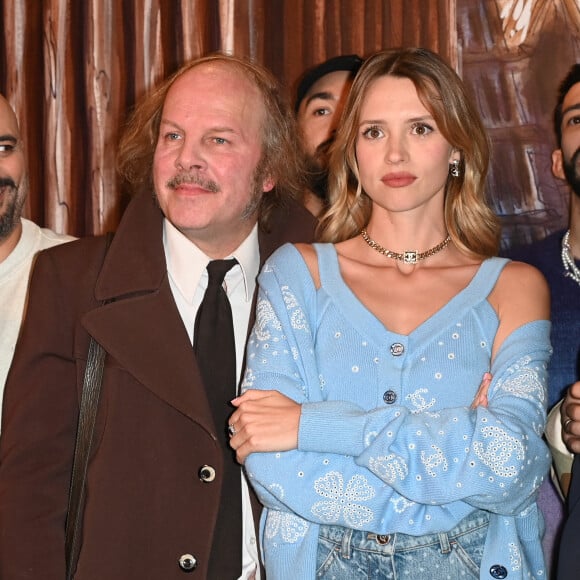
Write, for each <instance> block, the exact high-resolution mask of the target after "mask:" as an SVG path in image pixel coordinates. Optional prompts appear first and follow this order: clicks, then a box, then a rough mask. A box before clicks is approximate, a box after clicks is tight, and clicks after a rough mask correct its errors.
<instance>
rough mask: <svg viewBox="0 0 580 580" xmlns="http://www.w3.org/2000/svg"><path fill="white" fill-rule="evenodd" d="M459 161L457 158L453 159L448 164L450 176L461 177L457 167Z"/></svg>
mask: <svg viewBox="0 0 580 580" xmlns="http://www.w3.org/2000/svg"><path fill="white" fill-rule="evenodd" d="M459 164H460V161H459V159H455V161H452V162H451V163H450V164H449V175H451V177H461V170H460V168H459Z"/></svg>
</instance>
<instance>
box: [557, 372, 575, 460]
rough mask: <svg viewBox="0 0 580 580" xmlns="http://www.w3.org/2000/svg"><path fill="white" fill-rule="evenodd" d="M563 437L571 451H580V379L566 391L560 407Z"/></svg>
mask: <svg viewBox="0 0 580 580" xmlns="http://www.w3.org/2000/svg"><path fill="white" fill-rule="evenodd" d="M560 420H561V422H562V439H563V441H564V443H565V445H566V447H567V448H568V450H569V451H570V452H571V453H580V381H578V382H577V383H574V384H573V385H572V386H571V387H570V388H569V389H568V392H567V393H566V397H565V398H564V401H563V403H562V406H561V407H560Z"/></svg>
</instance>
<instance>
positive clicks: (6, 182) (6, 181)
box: [0, 177, 17, 189]
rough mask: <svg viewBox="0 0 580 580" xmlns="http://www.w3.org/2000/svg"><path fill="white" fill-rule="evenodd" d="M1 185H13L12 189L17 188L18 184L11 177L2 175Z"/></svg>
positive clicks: (2, 186)
mask: <svg viewBox="0 0 580 580" xmlns="http://www.w3.org/2000/svg"><path fill="white" fill-rule="evenodd" d="M0 187H1V188H4V187H11V188H12V189H17V185H16V183H14V180H13V179H12V178H11V177H0Z"/></svg>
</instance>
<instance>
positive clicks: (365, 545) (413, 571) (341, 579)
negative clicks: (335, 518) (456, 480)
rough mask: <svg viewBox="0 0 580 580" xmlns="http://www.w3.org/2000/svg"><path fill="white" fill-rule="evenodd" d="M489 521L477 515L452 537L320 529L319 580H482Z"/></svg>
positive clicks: (478, 512) (466, 519)
mask: <svg viewBox="0 0 580 580" xmlns="http://www.w3.org/2000/svg"><path fill="white" fill-rule="evenodd" d="M488 521H489V516H488V514H487V513H486V512H483V511H475V512H474V513H472V514H470V515H469V516H467V517H466V518H464V519H463V520H461V522H459V524H457V526H455V527H454V528H453V529H452V530H450V531H448V532H442V533H438V534H426V535H424V536H408V535H407V534H391V535H384V536H378V535H377V534H371V533H368V532H361V531H357V530H351V529H348V528H342V527H340V526H321V527H320V533H319V536H318V555H317V560H316V568H317V578H327V579H332V580H352V579H354V578H357V579H358V578H369V579H372V580H399V579H404V578H408V579H409V580H448V579H450V578H451V579H456V578H462V579H463V580H468V579H470V578H474V579H479V567H480V564H481V559H482V556H483V548H484V545H485V537H486V535H487V528H488Z"/></svg>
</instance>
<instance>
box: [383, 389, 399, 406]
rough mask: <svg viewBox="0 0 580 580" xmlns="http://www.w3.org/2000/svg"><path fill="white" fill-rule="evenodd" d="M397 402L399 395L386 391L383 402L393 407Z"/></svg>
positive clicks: (390, 390)
mask: <svg viewBox="0 0 580 580" xmlns="http://www.w3.org/2000/svg"><path fill="white" fill-rule="evenodd" d="M396 400H397V393H395V391H393V390H392V389H389V390H388V391H385V394H384V395H383V401H384V402H385V403H386V404H387V405H392V404H393V403H394V402H395V401H396Z"/></svg>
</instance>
